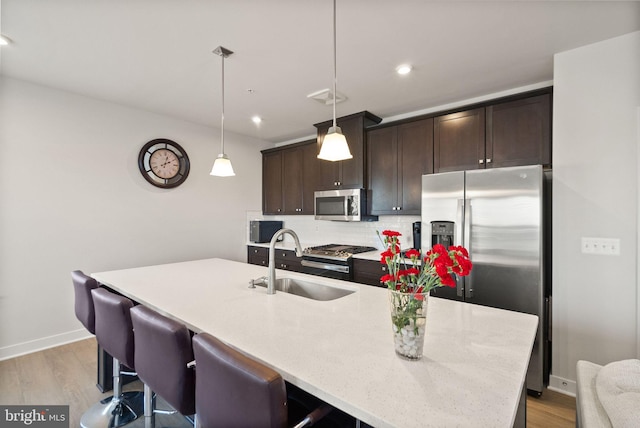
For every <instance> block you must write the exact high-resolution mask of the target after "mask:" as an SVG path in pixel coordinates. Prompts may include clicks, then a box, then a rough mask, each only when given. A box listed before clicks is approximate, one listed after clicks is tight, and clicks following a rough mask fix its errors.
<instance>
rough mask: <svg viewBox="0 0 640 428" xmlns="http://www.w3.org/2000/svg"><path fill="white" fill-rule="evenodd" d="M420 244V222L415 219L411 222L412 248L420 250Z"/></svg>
mask: <svg viewBox="0 0 640 428" xmlns="http://www.w3.org/2000/svg"><path fill="white" fill-rule="evenodd" d="M421 245H422V222H420V221H416V222H415V223H413V248H414V249H416V250H420V246H421Z"/></svg>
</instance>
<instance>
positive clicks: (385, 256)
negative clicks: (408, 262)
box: [380, 250, 394, 265]
mask: <svg viewBox="0 0 640 428" xmlns="http://www.w3.org/2000/svg"><path fill="white" fill-rule="evenodd" d="M393 255H394V254H393V253H392V252H391V251H390V250H385V251H383V252H382V253H380V263H382V264H383V265H384V264H387V259H388V258H389V259H392V258H393Z"/></svg>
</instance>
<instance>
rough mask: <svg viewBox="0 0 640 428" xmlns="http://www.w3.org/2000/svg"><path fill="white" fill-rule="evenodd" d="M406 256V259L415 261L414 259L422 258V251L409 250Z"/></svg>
mask: <svg viewBox="0 0 640 428" xmlns="http://www.w3.org/2000/svg"><path fill="white" fill-rule="evenodd" d="M404 255H405V257H409V258H410V259H413V258H417V257H420V251H418V250H416V249H413V248H412V249H410V250H407V252H406V253H404Z"/></svg>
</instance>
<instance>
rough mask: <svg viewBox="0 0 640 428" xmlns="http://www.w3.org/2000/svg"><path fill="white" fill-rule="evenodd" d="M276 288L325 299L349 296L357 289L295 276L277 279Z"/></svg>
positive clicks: (284, 291) (303, 295) (314, 298)
mask: <svg viewBox="0 0 640 428" xmlns="http://www.w3.org/2000/svg"><path fill="white" fill-rule="evenodd" d="M256 285H259V286H261V287H266V284H264V283H262V284H256ZM275 289H276V290H277V291H282V292H283V293H289V294H295V295H296V296H301V297H306V298H308V299H313V300H323V301H326V300H335V299H339V298H340V297H344V296H348V295H349V294H351V293H354V292H355V290H347V289H344V288H337V287H331V286H329V285H324V284H318V283H317V282H309V281H304V280H301V279H295V278H278V279H276V285H275Z"/></svg>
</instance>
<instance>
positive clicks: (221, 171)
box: [211, 46, 236, 177]
mask: <svg viewBox="0 0 640 428" xmlns="http://www.w3.org/2000/svg"><path fill="white" fill-rule="evenodd" d="M213 53H214V54H216V55H219V56H220V57H221V58H222V97H221V98H222V117H221V120H220V154H219V155H218V157H217V158H216V160H215V161H214V162H213V168H211V175H215V176H216V177H232V176H234V175H236V174H235V172H233V166H231V160H229V156H227V155H226V154H225V153H224V59H225V58H227V57H228V56H229V55H231V54H232V53H233V52H232V51H230V50H229V49H226V48H223V47H222V46H218V47H217V48H216V49H215V50H214V51H213Z"/></svg>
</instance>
